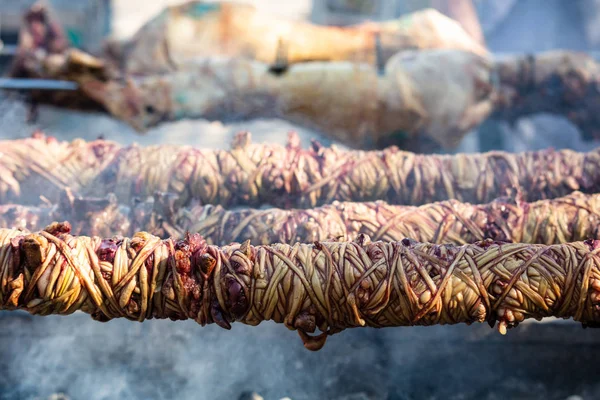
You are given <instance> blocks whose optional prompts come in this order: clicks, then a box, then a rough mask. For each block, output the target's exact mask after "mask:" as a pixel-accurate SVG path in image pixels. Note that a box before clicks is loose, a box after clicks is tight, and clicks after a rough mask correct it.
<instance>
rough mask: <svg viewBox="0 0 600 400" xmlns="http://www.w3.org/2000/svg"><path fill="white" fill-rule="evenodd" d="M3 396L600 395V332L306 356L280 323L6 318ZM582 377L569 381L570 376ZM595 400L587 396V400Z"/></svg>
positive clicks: (408, 331)
mask: <svg viewBox="0 0 600 400" xmlns="http://www.w3.org/2000/svg"><path fill="white" fill-rule="evenodd" d="M0 323H1V324H2V326H3V328H4V329H3V330H2V332H1V333H0V392H1V395H0V397H1V398H7V399H8V398H11V399H12V398H47V397H48V396H49V395H51V394H52V393H64V394H65V395H67V396H69V397H70V398H71V399H90V400H96V399H98V400H101V399H102V400H103V399H115V398H127V399H171V398H181V399H188V398H190V399H192V398H193V399H215V400H220V399H236V398H238V397H239V396H240V395H242V394H243V393H244V392H257V393H260V394H261V395H262V396H263V397H264V398H265V399H266V400H270V399H281V398H283V397H286V396H287V397H289V398H291V399H292V400H303V399H337V400H349V399H382V400H383V399H398V400H399V399H403V400H408V399H490V400H491V399H501V398H515V399H516V398H518V399H538V398H539V399H541V398H544V399H565V398H567V397H568V396H569V395H573V394H577V395H581V396H584V398H596V397H597V395H599V394H600V385H599V384H598V382H597V376H598V373H599V372H600V371H599V368H600V367H598V366H597V362H596V361H595V352H594V349H595V347H597V344H598V339H597V334H596V333H595V332H593V331H591V330H583V329H581V328H580V327H579V326H577V325H575V324H572V323H552V324H539V323H533V324H525V326H521V327H519V329H517V330H515V331H511V332H509V335H508V336H507V337H501V336H500V335H499V334H497V333H496V332H495V331H493V330H491V329H489V327H487V326H484V325H477V326H473V327H467V326H453V327H429V328H398V329H386V330H376V329H355V330H349V331H345V332H342V333H341V334H338V335H335V336H332V337H331V338H329V340H328V343H327V344H326V345H325V347H324V349H323V350H322V351H320V352H317V353H313V352H309V351H307V350H305V349H304V348H303V347H302V343H301V341H300V339H299V338H298V336H297V335H296V334H295V332H290V331H288V330H287V329H285V327H283V326H281V325H275V324H271V323H265V324H262V325H260V326H258V327H248V326H243V325H239V324H238V325H235V324H234V325H233V329H232V330H231V331H230V332H227V331H224V330H222V329H221V328H218V327H217V326H208V327H204V328H202V327H200V326H199V325H197V324H195V323H193V322H170V321H147V322H144V323H142V324H140V323H136V322H130V321H126V320H114V321H110V322H108V323H105V324H102V323H98V322H95V321H93V320H91V318H90V317H89V316H87V315H85V314H82V313H76V314H74V315H71V316H68V317H59V316H50V317H45V318H41V317H32V316H29V315H27V314H25V313H21V312H3V313H0ZM569 371H570V372H575V371H576V373H574V374H571V373H570V372H569ZM587 396H589V397H587Z"/></svg>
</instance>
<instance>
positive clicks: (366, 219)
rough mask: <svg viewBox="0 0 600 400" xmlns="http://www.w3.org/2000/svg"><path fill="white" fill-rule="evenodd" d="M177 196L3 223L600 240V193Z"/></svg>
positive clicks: (83, 228)
mask: <svg viewBox="0 0 600 400" xmlns="http://www.w3.org/2000/svg"><path fill="white" fill-rule="evenodd" d="M176 202H177V197H176V196H174V195H171V194H167V193H157V194H155V196H154V199H151V200H150V199H149V200H148V201H142V202H137V203H136V204H134V205H132V206H131V207H126V206H123V205H120V204H118V202H117V201H116V198H115V197H114V196H108V197H106V198H80V197H76V196H73V195H69V194H66V195H65V196H64V197H63V198H62V199H61V201H60V203H59V204H58V205H53V206H42V207H32V206H21V205H3V206H0V227H1V228H18V229H27V230H30V231H34V230H39V229H42V228H43V227H45V226H47V225H49V224H51V223H52V222H54V221H63V220H69V221H70V222H71V224H72V232H73V233H74V234H77V235H92V236H104V237H110V236H113V235H119V236H130V235H133V234H134V233H135V232H136V231H140V230H141V231H146V232H149V233H151V234H153V235H156V236H158V237H161V238H163V239H166V238H169V237H183V236H184V235H185V234H186V233H187V232H193V233H199V234H201V235H202V236H203V237H204V239H205V240H206V241H207V243H209V244H216V245H224V244H228V243H232V242H244V241H246V240H250V242H251V243H252V244H257V245H260V244H262V245H266V244H270V243H295V242H301V243H312V242H314V241H323V240H331V239H336V240H354V239H356V238H357V237H358V236H359V235H361V234H366V235H368V236H369V237H371V239H372V240H383V241H400V240H402V239H404V238H406V237H410V238H413V239H415V240H417V241H421V242H431V243H447V244H449V243H451V244H467V243H474V242H476V241H480V240H483V239H493V240H498V241H504V242H522V243H540V244H554V243H567V242H575V241H580V240H586V239H590V238H593V239H600V231H599V229H598V227H600V195H599V194H596V195H584V194H582V193H573V194H571V195H569V196H566V197H562V198H557V199H553V200H541V201H537V202H533V203H525V202H522V201H520V200H519V199H516V200H515V199H510V198H503V199H498V200H495V201H493V202H491V203H488V204H483V205H472V204H469V203H461V202H458V201H456V200H451V201H444V202H439V203H432V204H427V205H423V206H420V207H414V206H398V205H390V204H387V203H384V202H381V201H377V202H367V203H352V202H334V203H333V204H330V205H325V206H322V207H317V208H314V209H308V210H303V209H292V210H283V209H277V208H274V209H264V210H257V209H242V210H227V209H225V208H223V207H221V206H213V205H206V206H199V205H196V206H190V207H179V208H178V207H176V206H175V203H176Z"/></svg>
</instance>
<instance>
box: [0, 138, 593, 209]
mask: <svg viewBox="0 0 600 400" xmlns="http://www.w3.org/2000/svg"><path fill="white" fill-rule="evenodd" d="M65 188H70V189H71V190H72V191H73V192H74V193H75V194H78V195H90V196H101V197H103V196H105V195H106V194H107V193H114V194H115V195H116V196H117V200H118V201H119V202H120V203H124V204H130V203H131V201H132V200H133V199H134V198H136V197H139V198H141V199H145V198H146V197H147V196H152V195H153V194H154V193H155V192H156V191H160V192H169V193H174V194H176V195H178V197H179V198H178V205H187V204H191V203H192V202H194V201H195V202H197V203H199V204H203V205H205V204H219V205H221V206H223V207H231V206H236V205H244V206H253V207H256V206H261V205H265V204H269V205H272V206H276V207H281V208H290V207H300V208H309V207H315V206H318V205H322V204H327V203H331V202H333V201H334V200H339V201H374V200H383V201H386V202H388V203H390V204H405V205H421V204H426V203H431V202H434V201H439V200H448V199H457V200H460V201H466V202H471V203H485V202H490V201H492V200H493V199H495V198H497V197H501V196H504V195H507V194H510V193H512V192H513V190H514V189H519V190H520V191H521V192H522V194H523V198H524V200H525V201H535V200H539V199H547V198H554V197H559V196H565V195H567V194H569V193H571V192H572V191H574V190H580V191H582V192H585V193H595V192H600V150H594V151H591V152H588V153H578V152H574V151H571V150H561V151H554V150H543V151H536V152H527V153H518V154H511V153H505V152H489V153H478V154H457V155H422V154H415V153H410V152H404V151H400V150H398V149H397V148H394V147H390V148H388V149H385V150H382V151H348V150H343V149H340V148H338V147H335V146H332V147H322V146H320V145H319V144H317V143H315V144H314V145H313V146H312V147H311V148H302V147H301V146H300V145H299V140H298V137H297V136H296V135H292V136H291V137H290V140H289V143H288V144H287V146H280V145H273V144H252V143H250V135H249V134H248V133H242V134H240V135H238V136H237V137H236V139H235V141H234V143H233V146H232V148H231V149H230V150H201V149H196V148H193V147H189V146H173V145H160V146H148V147H140V146H135V145H134V146H127V147H123V146H121V145H119V144H117V143H114V142H109V141H104V140H97V141H93V142H84V141H81V140H76V141H73V142H70V143H69V142H58V141H56V140H55V139H53V138H51V137H45V136H44V135H41V134H38V135H36V136H35V137H34V138H30V139H24V140H15V141H3V142H0V202H2V203H4V204H6V203H8V202H16V203H19V204H33V205H37V204H38V203H39V201H40V200H39V199H40V197H45V198H46V199H48V200H49V201H50V202H51V203H56V202H57V201H58V199H59V198H60V193H61V192H62V191H63V190H64V189H65Z"/></svg>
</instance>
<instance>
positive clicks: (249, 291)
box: [0, 224, 600, 350]
mask: <svg viewBox="0 0 600 400" xmlns="http://www.w3.org/2000/svg"><path fill="white" fill-rule="evenodd" d="M69 229H70V227H69V225H68V224H53V225H51V226H49V227H48V228H47V229H46V230H45V231H40V232H37V233H27V232H23V231H18V230H6V229H3V230H0V299H1V301H2V308H4V309H15V308H18V309H24V310H26V311H29V312H31V313H33V314H41V315H47V314H69V313H72V312H74V311H76V310H82V311H84V312H87V313H90V314H92V316H94V318H96V319H98V320H101V321H106V320H109V319H112V318H118V317H124V318H128V319H131V320H137V321H143V320H144V319H147V318H170V319H172V320H179V319H194V320H195V321H197V322H198V323H200V324H202V325H204V324H208V323H217V324H218V325H220V326H221V327H223V328H226V329H229V328H230V324H231V323H232V322H234V321H239V322H242V323H245V324H249V325H257V324H259V323H260V322H261V321H266V320H273V321H275V322H277V323H283V324H285V325H286V326H287V327H288V328H290V329H296V330H298V331H299V333H300V336H301V337H302V338H303V340H304V342H305V345H306V347H307V348H309V349H313V350H316V349H318V348H320V347H321V346H322V345H323V344H324V342H325V339H326V337H327V336H328V335H331V334H334V333H336V332H339V331H341V330H344V329H346V328H352V327H360V326H372V327H392V326H409V325H433V324H455V323H467V324H470V323H472V322H484V321H488V322H490V323H492V324H494V323H495V322H498V328H499V330H500V332H501V333H504V332H505V331H506V329H507V328H510V327H514V326H516V325H518V324H519V322H521V321H523V320H525V319H526V318H537V319H539V318H543V317H548V316H555V317H562V318H573V319H575V320H577V321H581V322H582V323H583V324H584V326H596V325H597V323H598V320H599V319H600V312H599V311H598V309H599V304H600V269H599V265H600V264H599V263H600V258H599V255H598V253H599V251H600V244H599V243H600V242H599V241H594V240H591V241H586V242H574V243H569V244H559V245H551V246H545V245H530V244H509V243H500V242H493V241H483V242H478V243H475V244H471V245H464V246H452V245H435V244H429V243H418V242H414V241H412V240H409V239H404V240H402V241H399V242H388V243H385V242H370V240H369V238H368V237H366V236H360V237H359V238H358V239H357V240H356V241H353V242H315V243H314V244H294V245H287V244H272V245H268V246H252V245H250V244H248V243H247V242H246V243H243V244H232V245H229V246H225V247H218V246H210V245H207V244H206V242H205V241H204V240H203V238H202V237H201V236H199V235H189V236H187V237H186V238H184V239H181V240H178V241H173V240H171V239H168V240H161V239H159V238H157V237H155V236H152V235H150V234H147V233H144V232H141V233H138V234H136V235H134V236H133V238H131V239H129V238H115V239H111V240H107V239H101V238H98V237H85V236H78V237H77V236H71V235H70V234H69ZM316 332H321V333H318V334H317V335H316V336H311V334H314V333H316Z"/></svg>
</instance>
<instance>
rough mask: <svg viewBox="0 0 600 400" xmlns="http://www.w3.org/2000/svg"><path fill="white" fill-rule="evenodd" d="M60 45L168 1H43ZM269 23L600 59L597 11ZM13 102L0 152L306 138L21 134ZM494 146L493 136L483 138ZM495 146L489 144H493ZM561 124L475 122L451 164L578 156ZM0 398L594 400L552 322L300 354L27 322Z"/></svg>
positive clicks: (2, 32)
mask: <svg viewBox="0 0 600 400" xmlns="http://www.w3.org/2000/svg"><path fill="white" fill-rule="evenodd" d="M48 3H49V4H51V5H52V7H53V9H54V11H55V13H56V15H57V17H58V18H59V20H60V21H61V22H62V23H63V24H64V26H65V28H66V31H67V34H68V37H69V40H70V41H71V42H72V44H73V45H75V46H77V47H81V48H83V49H86V50H88V51H90V52H97V51H99V49H100V47H101V44H102V41H103V40H104V39H105V38H106V37H109V36H110V37H113V38H119V39H125V38H128V37H130V36H131V35H133V34H134V33H135V32H136V31H137V29H139V28H140V26H142V24H144V23H145V22H146V21H147V20H148V19H150V18H151V17H153V16H155V15H156V14H157V13H159V12H160V11H161V10H162V9H163V8H164V7H165V6H169V5H174V4H180V3H183V1H181V0H77V1H74V0H50V1H48ZM248 3H251V4H253V5H255V6H256V7H258V8H259V9H264V10H266V11H268V12H270V13H273V14H276V15H279V16H283V17H287V18H291V19H295V20H307V21H312V22H314V23H318V24H329V25H347V24H351V23H357V22H362V21H369V20H372V21H378V20H387V19H393V18H396V17H399V16H401V15H404V14H407V13H410V12H413V11H415V10H419V9H422V8H426V7H434V8H437V9H438V10H440V11H441V12H443V13H445V14H446V15H448V16H450V17H452V18H454V19H456V20H457V21H459V22H460V23H461V25H463V27H464V28H465V30H467V32H469V33H470V34H471V35H472V36H473V37H476V38H479V39H481V40H484V41H485V43H486V45H487V47H488V49H490V51H492V52H493V53H495V54H498V55H502V54H512V53H523V52H525V53H536V52H540V51H544V50H552V49H572V50H581V51H585V52H587V53H589V54H592V55H594V56H595V55H596V52H597V51H598V50H600V0H473V1H471V0H465V1H462V0H371V1H367V0H314V1H310V0H279V1H271V0H256V1H248ZM32 4H33V1H31V0H1V1H0V39H1V40H2V42H3V50H2V57H1V59H0V62H1V66H2V67H4V68H6V67H7V66H8V65H9V62H10V59H11V56H12V55H13V54H14V51H15V48H16V47H15V46H16V44H17V39H18V30H19V27H20V26H21V22H22V15H23V13H24V12H25V11H26V10H27V9H28V8H29V7H30V6H31V5H32ZM27 113H28V106H27V104H26V102H24V101H23V99H22V98H20V97H19V96H15V95H10V96H8V95H5V94H2V93H0V138H1V139H12V138H17V137H26V136H29V135H31V133H32V131H33V130H34V129H38V128H39V129H42V130H44V131H45V132H47V133H48V134H51V135H55V136H57V137H58V138H60V139H64V140H71V139H74V138H77V137H82V138H85V139H94V138H96V137H98V136H104V137H105V138H107V139H114V140H118V141H119V142H121V143H133V142H138V143H141V144H157V143H176V144H192V145H195V146H201V147H210V148H225V147H228V145H229V142H230V141H231V139H232V137H233V135H234V134H235V133H236V132H238V131H239V130H242V129H243V130H249V131H251V132H252V134H253V139H254V140H255V141H257V142H266V141H268V142H276V143H281V144H284V143H285V141H286V138H287V135H286V133H287V132H288V131H290V130H296V131H298V132H299V134H300V137H301V139H302V142H303V144H305V145H306V144H307V143H308V142H309V141H310V140H311V139H314V138H317V139H319V140H321V141H323V142H325V143H330V141H329V140H328V139H327V138H323V137H321V136H320V135H319V134H317V133H316V132H314V131H311V130H310V129H306V128H300V127H298V126H294V125H293V124H291V123H289V122H285V121H281V120H275V119H259V120H251V121H246V122H236V123H234V124H224V123H221V122H209V121H206V120H181V121H177V122H172V123H165V124H162V125H160V126H159V127H156V128H152V129H150V131H149V132H147V133H146V134H145V135H143V136H141V135H139V134H137V133H136V132H135V131H134V130H133V129H132V128H131V127H129V126H127V125H125V124H124V123H121V122H119V121H117V120H115V119H112V118H110V117H109V116H107V115H103V114H94V113H82V112H75V111H69V110H64V109H58V108H54V107H52V106H41V107H40V109H39V115H38V118H37V119H36V120H35V122H33V123H27V122H26V120H27ZM490 132H493V133H494V134H493V135H492V134H490ZM492 137H493V139H491V138H492ZM598 144H599V143H598V142H597V141H589V140H588V141H585V140H583V138H582V133H581V132H579V131H578V129H577V128H576V127H575V126H574V125H573V124H571V123H570V122H569V121H568V120H566V119H564V118H562V117H557V116H553V115H549V114H548V115H545V114H540V115H535V116H533V117H528V118H522V119H519V120H517V121H516V122H514V123H508V122H497V121H494V122H489V123H488V122H486V123H484V124H483V125H482V126H480V127H479V128H478V129H477V130H474V131H473V132H471V133H469V134H468V135H466V136H465V138H464V139H463V140H462V142H461V143H460V144H459V147H458V148H457V149H456V151H467V152H474V151H482V150H488V149H492V148H493V149H504V150H508V151H523V150H534V149H542V148H547V147H554V148H572V149H576V150H588V149H592V148H594V147H596V146H598ZM0 324H1V327H2V329H1V330H0V398H6V399H21V398H23V399H47V398H55V399H58V398H71V399H171V398H182V399H187V398H190V399H191V398H195V399H256V400H257V399H260V398H261V397H262V398H264V399H283V398H290V399H292V400H301V399H336V400H367V399H389V400H392V399H394V400H396V399H397V400H400V399H402V400H409V399H490V400H491V399H505V398H510V399H569V400H578V399H595V398H600V382H599V381H598V379H597V377H598V376H600V375H599V373H600V365H599V363H598V362H597V360H596V355H597V351H596V346H598V345H599V344H600V340H599V337H598V333H597V332H595V331H594V330H589V329H588V330H583V329H582V328H581V326H580V325H579V324H576V323H572V322H563V321H546V322H544V323H536V322H533V323H525V324H523V326H520V327H519V328H518V329H515V330H511V331H510V332H509V334H508V336H507V337H501V336H500V335H498V334H497V333H496V332H495V331H494V330H491V329H489V327H488V326H482V325H477V326H471V327H467V326H456V327H439V326H437V327H431V328H398V329H387V330H374V329H357V330H352V331H345V332H343V333H341V334H339V335H336V336H334V337H332V338H331V339H330V340H328V343H327V345H326V346H325V348H324V349H323V350H322V351H320V352H317V353H312V352H308V351H306V350H305V349H304V348H303V346H302V343H301V341H300V339H299V338H298V337H297V335H296V334H295V333H294V332H289V331H287V330H286V329H285V328H284V327H283V326H276V325H274V324H271V323H264V324H262V325H260V326H258V327H247V326H242V325H239V324H234V326H233V329H232V331H231V332H226V331H223V330H222V329H220V328H218V327H216V326H209V327H206V328H201V327H199V326H198V325H196V324H195V323H193V322H177V323H173V322H169V321H147V322H144V323H143V324H134V323H131V322H129V321H122V320H115V321H111V322H108V323H105V324H100V323H97V322H94V321H92V320H91V319H90V318H89V316H87V315H84V314H80V313H78V314H76V315H73V316H69V317H56V316H52V317H45V318H39V317H32V316H29V315H28V314H25V313H15V312H10V313H8V312H3V313H0Z"/></svg>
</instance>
